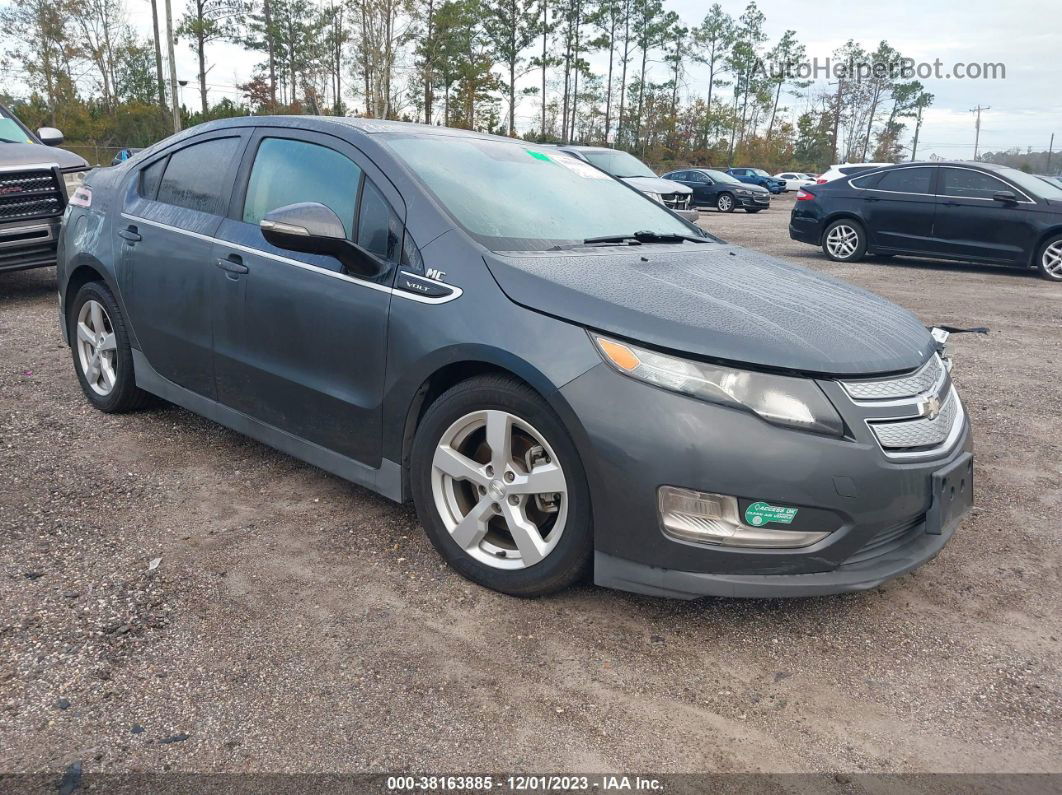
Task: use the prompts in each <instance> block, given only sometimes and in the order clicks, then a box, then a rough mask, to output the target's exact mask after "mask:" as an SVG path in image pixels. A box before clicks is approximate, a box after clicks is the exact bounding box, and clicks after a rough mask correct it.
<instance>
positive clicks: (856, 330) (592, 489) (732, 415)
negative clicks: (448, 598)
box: [58, 117, 973, 598]
mask: <svg viewBox="0 0 1062 795" xmlns="http://www.w3.org/2000/svg"><path fill="white" fill-rule="evenodd" d="M58 277H59V302H60V317H61V325H62V329H63V332H64V335H65V336H66V339H67V340H68V342H69V344H70V347H71V350H72V354H73V357H72V358H73V364H74V369H75V371H76V374H77V378H78V379H79V381H80V383H81V388H82V390H83V391H84V393H85V396H86V397H87V399H88V400H89V401H90V402H91V403H92V404H93V405H94V406H95V407H96V408H98V409H100V410H101V411H106V412H122V411H128V410H131V409H134V408H137V407H139V406H141V405H143V404H144V403H145V401H146V400H147V399H148V396H149V395H154V396H157V397H160V398H163V399H164V400H167V401H170V402H172V403H175V404H177V405H179V406H183V407H185V408H186V409H188V410H190V411H193V412H195V413H198V414H201V415H203V416H205V417H208V418H210V419H211V420H214V421H215V422H218V423H220V424H221V425H224V426H227V427H229V428H233V429H235V430H237V431H239V432H241V433H244V434H247V435H248V436H251V437H254V438H255V439H258V440H261V441H262V442H265V443H266V444H269V445H272V446H273V447H275V448H277V449H279V450H282V451H284V452H286V453H289V454H291V455H293V456H296V457H298V458H300V459H303V460H305V461H308V462H310V463H311V464H314V465H316V466H318V467H320V468H322V469H325V470H327V471H329V472H333V473H335V474H337V475H339V476H341V477H343V478H346V479H347V480H350V481H352V482H354V483H357V484H360V485H362V486H365V487H368V488H370V489H373V490H374V491H377V492H379V493H380V494H383V495H385V496H387V497H389V498H391V499H393V500H395V501H398V502H404V501H407V500H410V499H411V500H412V501H413V502H414V503H415V505H416V509H417V512H418V516H419V518H420V521H421V523H422V524H423V526H424V529H425V531H426V532H427V534H428V537H429V538H430V539H431V542H432V543H433V544H434V545H435V547H436V548H437V550H438V551H439V553H440V554H441V555H442V556H443V558H445V559H446V560H447V561H448V562H449V563H450V565H452V566H453V568H454V569H456V570H457V571H458V572H459V573H461V574H462V575H464V576H465V577H467V578H469V579H471V580H473V581H475V582H477V583H480V584H482V585H485V586H487V587H489V588H493V589H496V590H498V591H503V592H505V593H509V594H514V595H521V596H532V595H539V594H545V593H549V592H552V591H556V590H558V589H560V588H563V587H565V586H567V585H569V584H571V583H574V582H576V581H577V580H579V579H580V578H583V577H585V576H587V575H590V574H592V576H593V580H594V581H595V582H597V583H598V584H601V585H606V586H610V587H614V588H621V589H625V590H629V591H636V592H641V593H646V594H654V595H660V596H671V597H681V598H692V597H697V596H705V595H722V596H748V597H775V596H809V595H816V594H829V593H838V592H843V591H856V590H862V589H867V588H872V587H875V586H877V585H878V584H880V583H882V582H884V581H886V580H888V579H890V578H893V577H896V576H898V575H900V574H902V573H904V572H907V571H910V570H911V569H914V568H915V567H917V566H919V565H920V564H922V563H924V562H926V561H927V560H929V559H930V558H932V557H933V556H935V555H936V554H937V553H938V552H939V551H940V550H941V548H942V547H943V546H944V544H945V543H946V542H947V541H948V539H949V538H950V536H951V535H952V534H953V532H954V531H955V529H956V527H957V525H958V524H959V523H960V521H961V519H962V518H963V516H964V515H965V513H966V512H967V510H968V509H969V507H970V505H971V501H972V490H973V469H972V440H971V434H970V427H969V423H968V420H967V417H966V414H965V412H964V410H963V405H962V402H961V401H960V400H959V396H958V395H957V393H956V390H955V387H954V386H953V385H952V381H951V376H950V359H949V357H948V355H947V351H946V349H945V346H944V343H943V340H942V339H941V337H940V336H935V335H934V334H933V333H931V332H930V331H929V330H927V329H926V328H925V327H924V326H923V325H922V324H921V323H920V322H919V321H918V320H917V319H916V318H915V317H914V316H912V315H911V314H910V313H909V312H907V311H905V310H903V309H901V308H899V307H897V306H895V305H893V304H891V303H889V302H888V301H885V300H883V299H881V298H879V297H877V296H875V295H873V294H871V293H869V292H866V291H864V290H861V289H858V288H855V287H852V286H849V285H847V284H844V283H842V282H840V281H837V280H835V279H831V278H829V277H826V276H823V275H820V274H817V273H813V272H811V271H808V270H805V269H803V268H799V267H796V266H793V265H789V264H786V263H784V262H781V261H779V260H776V259H773V258H771V257H768V256H765V255H763V254H759V253H756V252H754V251H750V250H747V249H743V248H740V247H738V246H732V245H728V244H726V243H724V242H723V241H721V240H718V239H716V238H714V237H711V236H710V235H708V234H706V233H704V232H702V231H701V230H700V229H699V228H697V227H696V226H694V225H692V224H689V223H687V222H686V221H684V220H682V219H681V218H679V217H678V216H676V215H674V214H673V213H672V212H671V211H669V210H668V209H667V208H665V207H663V206H662V205H661V204H660V203H658V202H654V201H652V200H650V199H648V198H646V197H645V196H643V195H642V194H640V193H639V192H638V191H636V190H634V189H633V188H631V187H629V186H627V185H625V184H623V183H622V182H618V181H616V180H613V179H611V178H609V177H608V176H607V175H605V174H604V173H602V172H601V171H599V170H597V169H596V168H593V167H591V166H590V165H588V164H586V163H584V162H582V161H581V160H579V159H577V158H575V157H573V156H571V155H569V154H566V153H564V152H561V151H558V150H556V149H543V148H539V147H536V146H535V145H533V144H530V143H526V142H523V141H519V140H513V139H506V138H498V137H494V136H490V135H483V134H478V133H474V132H469V131H464V130H451V129H445V128H438V127H428V126H418V125H412V124H403V123H397V122H381V121H371V120H360V119H344V118H308V117H279V118H268V117H259V118H237V119H227V120H222V121H216V122H211V123H208V124H205V125H202V126H199V127H195V128H192V129H190V130H187V131H185V132H183V133H181V134H179V135H176V136H174V137H172V138H169V139H167V140H165V141H162V142H161V143H159V144H156V145H155V146H153V147H151V148H150V149H148V150H145V151H143V152H140V153H138V154H136V155H135V156H134V157H132V158H131V159H130V160H128V161H126V162H124V163H122V164H119V165H117V166H114V167H111V168H106V169H99V170H96V171H94V172H92V173H91V174H90V175H89V177H88V178H87V180H86V181H85V183H84V185H82V186H81V187H80V188H79V189H78V190H77V192H76V193H75V194H74V195H73V196H72V197H71V199H70V202H69V206H68V207H67V209H66V211H65V222H64V226H63V231H62V235H61V240H60V248H59V269H58Z"/></svg>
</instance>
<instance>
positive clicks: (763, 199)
mask: <svg viewBox="0 0 1062 795" xmlns="http://www.w3.org/2000/svg"><path fill="white" fill-rule="evenodd" d="M734 198H736V199H737V203H738V207H741V208H742V209H745V208H748V207H759V208H764V207H770V206H771V196H770V194H763V193H754V194H752V195H751V196H735V197H734Z"/></svg>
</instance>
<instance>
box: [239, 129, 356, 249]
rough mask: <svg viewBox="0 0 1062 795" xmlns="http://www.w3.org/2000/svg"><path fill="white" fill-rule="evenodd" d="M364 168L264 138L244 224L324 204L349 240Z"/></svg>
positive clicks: (325, 151)
mask: <svg viewBox="0 0 1062 795" xmlns="http://www.w3.org/2000/svg"><path fill="white" fill-rule="evenodd" d="M360 179H361V169H360V168H358V166H357V165H355V164H354V162H353V161H352V160H351V159H350V158H348V157H346V156H344V155H341V154H339V152H336V151H334V150H332V149H329V148H328V147H325V146H318V145H317V144H311V143H307V142H305V141H293V140H290V139H287V138H265V139H263V140H262V143H261V145H260V146H259V147H258V153H257V154H256V155H255V158H254V167H253V168H252V169H251V178H250V180H249V181H248V183H247V198H246V199H244V202H243V220H244V222H245V223H248V224H257V223H258V222H259V221H261V220H262V219H263V218H264V217H265V215H266V213H268V212H270V211H272V210H275V209H277V208H278V207H284V206H285V205H288V204H298V203H299V202H320V203H321V204H323V205H325V206H326V207H328V208H330V209H331V210H332V211H333V212H334V213H335V214H336V215H338V216H339V219H340V220H341V221H342V222H343V228H344V229H346V230H347V237H348V238H350V237H351V236H352V234H353V231H354V206H355V204H356V202H357V200H358V180H360Z"/></svg>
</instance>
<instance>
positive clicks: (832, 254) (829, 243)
mask: <svg viewBox="0 0 1062 795" xmlns="http://www.w3.org/2000/svg"><path fill="white" fill-rule="evenodd" d="M822 250H823V252H824V253H825V254H826V256H827V257H829V258H830V259H832V260H834V261H835V262H858V261H859V260H861V259H862V258H863V255H864V254H865V253H866V251H867V236H866V233H865V232H864V231H863V227H862V225H861V224H860V223H859V222H858V221H854V220H852V219H850V218H842V219H841V220H840V221H834V222H833V223H832V224H830V225H829V226H828V227H826V233H825V234H824V235H823V236H822Z"/></svg>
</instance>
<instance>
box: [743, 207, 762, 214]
mask: <svg viewBox="0 0 1062 795" xmlns="http://www.w3.org/2000/svg"><path fill="white" fill-rule="evenodd" d="M762 209H763V208H762V207H746V208H745V212H747V213H748V214H749V215H755V214H756V213H758V212H759V211H760V210H762Z"/></svg>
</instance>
